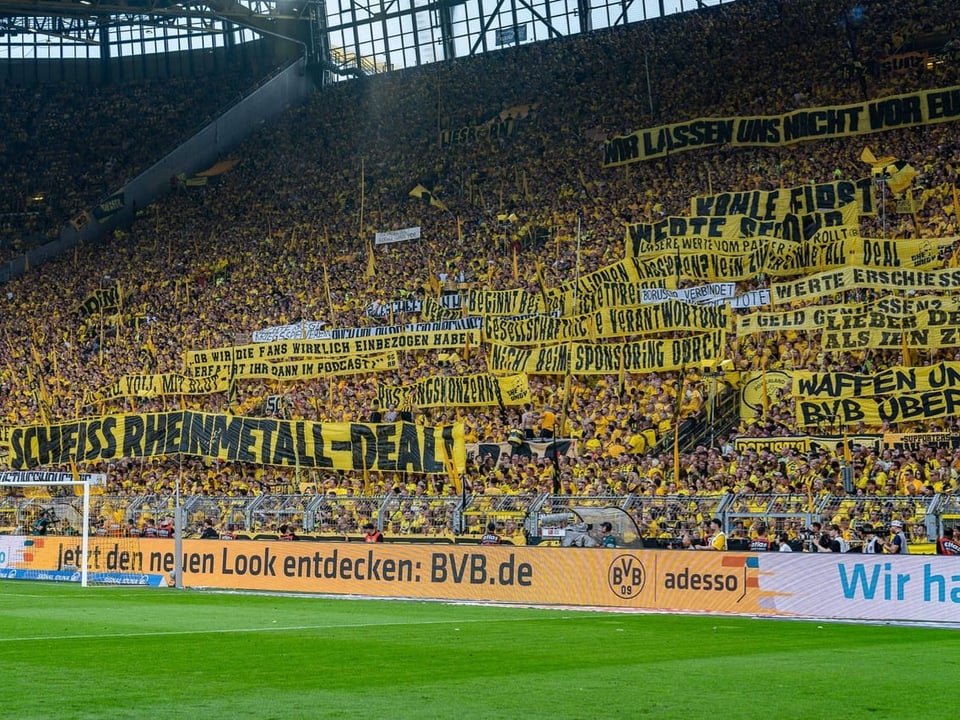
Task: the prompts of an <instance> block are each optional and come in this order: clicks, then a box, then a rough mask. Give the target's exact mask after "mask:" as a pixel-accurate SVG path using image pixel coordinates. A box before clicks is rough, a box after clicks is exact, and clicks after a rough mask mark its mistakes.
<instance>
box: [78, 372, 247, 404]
mask: <svg viewBox="0 0 960 720" xmlns="http://www.w3.org/2000/svg"><path fill="white" fill-rule="evenodd" d="M229 383H230V379H229V377H228V376H226V375H224V374H216V373H212V374H210V375H208V376H206V377H186V376H185V375H175V374H172V373H165V374H161V375H124V376H123V377H122V378H120V379H119V380H117V381H115V382H112V383H110V384H109V385H104V386H103V387H101V388H98V389H97V390H93V391H87V392H84V394H83V404H84V405H93V404H94V403H98V402H104V401H108V400H115V399H116V398H122V397H142V398H154V397H163V396H167V395H210V394H212V393H218V392H226V390H227V387H228V386H229Z"/></svg>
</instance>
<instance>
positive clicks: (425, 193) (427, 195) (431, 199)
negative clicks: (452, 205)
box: [409, 183, 447, 210]
mask: <svg viewBox="0 0 960 720" xmlns="http://www.w3.org/2000/svg"><path fill="white" fill-rule="evenodd" d="M409 195H410V197H414V198H420V199H421V200H423V201H424V202H428V203H430V204H431V205H432V206H433V207H435V208H439V209H440V210H446V209H447V206H446V205H444V204H443V203H442V202H441V201H440V200H439V199H437V197H436V196H435V195H434V194H433V193H432V192H430V191H429V190H427V189H426V188H425V187H424V186H423V185H421V184H420V183H417V185H416V187H415V188H413V190H411V191H410V192H409Z"/></svg>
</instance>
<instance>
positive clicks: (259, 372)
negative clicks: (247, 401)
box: [191, 352, 400, 382]
mask: <svg viewBox="0 0 960 720" xmlns="http://www.w3.org/2000/svg"><path fill="white" fill-rule="evenodd" d="M398 367H400V361H399V359H398V358H397V353H395V352H390V353H383V354H382V355H368V356H358V357H350V356H344V357H332V358H323V357H317V358H311V359H309V360H281V361H279V362H261V361H258V360H238V361H236V362H233V363H209V364H204V365H193V366H192V367H191V372H193V374H194V375H195V376H196V377H197V378H208V377H211V376H218V377H219V376H223V377H225V378H226V379H227V380H228V381H229V380H230V378H231V377H232V378H233V379H234V380H278V381H281V382H282V381H297V380H313V379H316V378H321V377H341V376H347V375H359V374H362V373H377V372H388V371H390V370H396V369H397V368H398Z"/></svg>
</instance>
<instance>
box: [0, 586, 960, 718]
mask: <svg viewBox="0 0 960 720" xmlns="http://www.w3.org/2000/svg"><path fill="white" fill-rule="evenodd" d="M0 668H2V673H0V687H2V692H0V714H2V716H3V717H7V718H16V719H17V720H41V719H42V720H58V719H61V718H62V719H69V720H85V719H87V718H90V719H94V718H95V719H96V720H116V719H126V718H130V719H134V718H135V719H136V720H141V719H143V718H150V717H164V718H170V719H171V720H173V719H177V720H179V718H197V719H198V720H200V719H202V720H237V719H239V718H252V719H256V720H298V719H300V718H304V719H307V718H309V719H311V720H313V719H319V718H343V719H344V720H346V719H351V720H352V719H353V718H366V719H377V720H379V719H381V718H384V719H391V720H392V719H402V718H418V719H419V718H425V719H429V718H440V719H446V718H455V719H460V718H463V719H466V718H469V719H470V720H497V719H499V718H504V719H507V718H509V719H510V720H536V719H540V718H542V719H544V720H546V719H549V720H568V719H569V720H576V719H578V718H583V719H591V720H592V719H593V718H658V719H659V718H678V719H679V718H684V719H686V718H709V719H710V720H714V719H715V718H717V719H724V720H726V719H729V718H745V719H749V718H757V719H758V720H760V719H762V720H769V719H770V718H776V719H777V720H789V719H790V718H797V719H800V718H803V719H804V720H811V719H813V718H820V717H829V716H832V717H838V718H847V717H849V718H854V717H856V718H875V719H877V720H880V719H883V718H898V719H902V720H922V719H924V718H931V719H933V718H937V719H939V718H943V717H949V716H952V715H953V714H954V713H955V703H954V701H953V694H952V691H951V687H952V685H953V679H954V678H955V677H956V676H957V674H958V670H960V631H958V630H953V629H944V628H935V627H901V626H895V625H889V624H883V625H879V624H877V625H873V624H855V623H828V622H817V621H804V622H792V621H783V620H766V619H754V618H744V617H730V616H723V617H717V616H690V615H671V614H662V615H651V614H638V613H609V612H598V611H584V610H567V609H557V608H548V609H533V608H520V607H492V606H482V605H452V604H445V603H439V602H414V601H409V602H408V601H382V600H364V599H331V598H317V597H306V596H297V595H253V594H226V593H213V592H197V591H176V590H173V589H165V590H156V589H153V590H150V589H139V588H119V587H107V588H104V587H91V588H86V589H84V588H81V587H79V586H77V585H72V584H70V585H67V584H54V583H40V582H24V581H11V580H8V581H0Z"/></svg>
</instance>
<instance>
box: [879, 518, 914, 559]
mask: <svg viewBox="0 0 960 720" xmlns="http://www.w3.org/2000/svg"><path fill="white" fill-rule="evenodd" d="M890 532H892V533H893V537H892V538H891V539H890V541H889V542H885V543H883V550H884V552H886V553H887V554H888V555H909V554H910V548H909V547H908V545H907V536H906V533H904V532H903V522H902V521H901V520H893V521H892V522H891V523H890Z"/></svg>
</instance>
